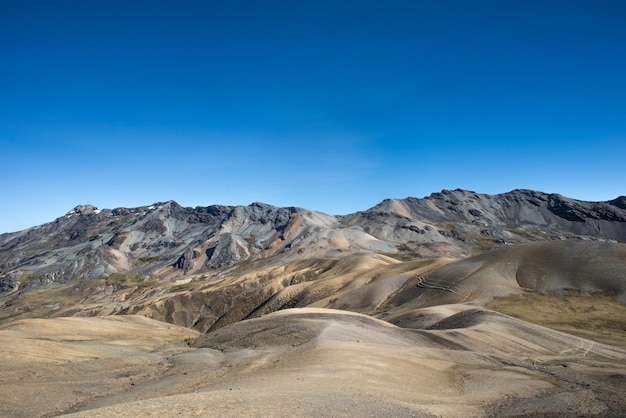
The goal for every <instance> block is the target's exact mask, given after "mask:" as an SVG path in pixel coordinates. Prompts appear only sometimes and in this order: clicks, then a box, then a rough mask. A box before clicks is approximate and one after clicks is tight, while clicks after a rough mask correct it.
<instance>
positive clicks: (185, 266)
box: [173, 248, 197, 274]
mask: <svg viewBox="0 0 626 418" xmlns="http://www.w3.org/2000/svg"><path fill="white" fill-rule="evenodd" d="M196 257H197V253H196V252H195V251H194V250H193V249H191V248H187V249H186V250H185V252H184V253H183V254H182V255H181V256H180V257H179V258H178V260H176V262H175V263H174V265H173V266H174V267H175V268H177V269H181V270H182V271H183V274H187V273H188V272H189V271H190V270H191V269H193V259H194V258H196Z"/></svg>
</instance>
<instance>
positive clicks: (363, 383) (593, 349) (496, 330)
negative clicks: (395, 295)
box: [0, 305, 626, 417]
mask: <svg viewBox="0 0 626 418" xmlns="http://www.w3.org/2000/svg"><path fill="white" fill-rule="evenodd" d="M441 309H445V307H441ZM449 312H455V313H454V314H452V315H451V316H448V317H447V318H443V319H438V318H436V319H435V320H433V321H434V322H433V324H432V325H431V326H430V327H428V328H429V329H421V330H414V329H404V328H399V327H397V326H394V325H392V324H389V323H387V322H385V321H381V320H378V319H375V318H371V317H369V316H366V315H362V314H357V313H351V312H345V311H337V310H329V309H319V308H304V309H290V310H285V311H280V312H276V313H273V314H269V315H266V316H264V317H262V318H257V319H252V320H247V321H242V322H239V323H237V324H233V325H230V326H226V327H224V328H221V329H219V330H217V331H214V332H211V333H208V334H206V335H203V336H201V337H199V338H197V339H196V340H195V342H194V343H193V344H192V345H191V346H187V344H185V343H184V340H185V339H187V338H188V337H190V336H192V335H193V333H191V334H190V333H189V332H188V331H186V330H184V329H181V328H178V327H173V326H169V325H167V324H161V323H158V322H156V321H152V320H148V319H143V318H142V319H139V318H137V317H116V318H80V322H79V323H78V324H77V325H78V326H77V327H75V328H72V327H71V326H66V325H71V324H72V321H65V320H60V319H59V320H56V319H55V320H43V321H39V320H25V321H20V322H19V323H16V326H14V327H5V328H3V329H1V330H0V341H2V344H3V348H5V347H4V346H5V345H7V344H9V343H6V341H10V345H11V347H14V346H16V345H19V346H20V347H22V351H23V354H21V355H17V354H15V353H13V354H12V355H11V357H10V358H9V357H8V356H5V357H4V358H3V359H2V367H3V370H9V369H7V367H8V366H9V365H12V367H13V370H15V371H14V372H9V373H3V375H2V376H3V377H2V378H3V385H2V388H3V393H2V396H3V399H5V400H7V399H8V402H5V403H4V404H3V405H2V408H3V409H2V411H0V415H3V416H40V415H54V414H62V413H70V412H73V413H74V415H73V416H83V417H94V416H95V417H97V416H100V417H105V416H106V417H109V416H133V417H135V416H155V417H156V416H165V415H167V416H176V415H182V416H211V417H212V416H284V417H287V416H406V417H409V416H450V417H452V416H485V415H498V416H501V415H507V414H513V415H516V414H517V415H519V414H523V413H530V412H532V413H535V414H542V415H550V414H552V415H558V414H563V413H567V412H568V411H569V412H571V411H572V410H573V411H576V412H577V413H580V414H583V415H594V414H603V415H605V416H607V415H608V416H611V415H613V416H618V414H619V413H621V411H623V408H624V407H625V406H626V405H624V404H623V402H624V400H622V399H620V398H621V397H620V396H619V393H620V391H621V390H622V389H623V386H621V385H622V384H623V382H622V380H620V379H619V377H621V376H623V375H624V373H625V372H626V351H623V350H620V349H617V348H614V347H611V346H605V345H602V344H597V343H593V342H591V341H588V340H583V339H580V338H577V337H572V336H569V335H567V334H562V333H559V332H556V331H552V330H549V329H546V328H542V327H539V326H536V325H531V324H528V323H524V322H523V321H520V320H517V319H514V318H511V317H507V316H504V315H501V314H497V313H494V312H491V311H485V310H482V309H476V308H467V307H461V305H457V306H452V307H450V308H449ZM435 314H436V316H437V313H435ZM440 314H441V313H439V316H440ZM424 315H429V312H428V311H426V312H425V313H424ZM111 321H116V322H117V325H119V330H120V331H119V333H118V332H117V331H115V330H113V329H111V327H110V325H111ZM431 322H432V321H431ZM46 323H49V324H50V327H47V326H46V325H45V324H46ZM77 331H78V332H81V331H82V332H85V333H86V334H85V335H84V336H83V335H82V332H81V338H78V337H77V334H76V332H77ZM124 335H127V336H128V337H127V338H128V341H127V343H126V342H125V337H124ZM83 337H84V338H83ZM52 343H54V344H57V345H55V347H54V349H53V350H50V348H51V346H50V345H47V344H52ZM44 352H48V356H47V357H46V356H43V355H41V354H42V353H44ZM29 353H30V354H29ZM36 353H39V355H33V354H36ZM620 402H621V403H620ZM25 405H27V406H28V407H27V408H25V407H24V406H25ZM568 408H571V409H568Z"/></svg>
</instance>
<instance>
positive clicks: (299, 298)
mask: <svg viewBox="0 0 626 418" xmlns="http://www.w3.org/2000/svg"><path fill="white" fill-rule="evenodd" d="M529 202H530V203H529ZM527 203H528V205H527ZM450 208H451V209H450ZM511 208H512V209H511ZM461 209H462V210H461ZM446 211H451V212H450V213H448V214H446ZM623 211H624V209H623V199H622V200H619V199H616V200H615V201H611V202H606V203H602V204H595V203H589V202H576V201H572V200H571V199H570V200H567V199H564V198H562V197H559V196H558V195H557V196H554V195H550V196H546V195H542V194H537V193H535V192H529V191H518V192H512V193H511V194H508V195H506V196H500V197H497V198H496V197H489V196H486V195H477V194H474V193H473V192H463V191H454V192H446V193H442V194H433V195H432V196H431V197H430V198H426V199H424V200H411V199H407V200H405V201H399V200H390V201H385V202H383V203H381V204H380V205H378V206H377V207H375V208H373V209H372V210H369V211H366V212H359V213H358V214H354V215H350V216H347V217H344V218H342V219H338V218H335V217H331V216H328V215H324V214H319V213H316V212H312V211H306V210H302V209H297V208H274V207H270V206H268V205H263V204H253V205H250V206H249V207H235V208H229V207H222V206H213V207H208V208H196V209H193V210H192V209H189V208H181V207H179V206H177V205H176V204H175V203H173V202H167V203H165V204H155V205H153V206H150V207H145V208H136V209H132V210H129V209H124V210H122V209H116V210H113V211H110V210H109V211H97V210H96V209H95V208H93V207H77V208H76V209H75V210H74V211H72V212H71V213H69V214H68V215H66V216H65V217H63V218H62V219H61V218H60V219H59V220H57V221H55V222H54V223H51V224H46V225H44V226H41V227H37V228H34V229H32V230H29V231H24V232H20V233H16V234H5V235H1V236H0V249H2V251H1V252H0V261H2V264H0V269H2V270H0V370H1V371H2V373H0V396H1V397H2V399H3V402H2V403H0V416H11V417H33V416H81V417H94V416H101V417H110V416H129V417H131V416H132V417H148V416H154V417H156V416H177V415H178V416H207V417H218V416H219V417H222V416H237V417H239V416H277V417H280V416H284V417H291V416H337V417H339V416H346V417H347V416H389V417H398V416H406V417H411V416H415V417H421V416H424V417H429V416H443V417H458V416H498V417H499V416H554V417H556V416H559V417H561V416H572V417H578V416H585V417H587V416H602V417H606V416H609V417H610V416H615V417H617V416H623V411H625V410H626V397H624V394H625V393H626V378H625V377H624V376H626V305H625V304H624V303H625V302H626V244H624V243H621V242H616V241H615V240H614V239H609V238H606V236H609V237H614V238H615V237H617V238H620V237H622V236H624V233H625V231H624V229H623V228H624V225H626V218H625V217H624V214H623ZM555 217H556V218H555ZM557 218H558V219H557ZM580 219H583V220H585V219H587V220H586V221H585V222H584V224H583V223H582V221H580ZM487 222H490V223H491V224H490V225H491V226H486V225H488V224H487ZM510 222H513V223H514V224H513V225H511V224H510ZM542 222H543V223H545V224H542ZM435 225H438V226H435ZM442 225H447V226H445V227H444V226H442ZM519 225H522V226H519ZM594 231H595V232H594ZM602 231H604V232H602ZM588 233H589V234H591V233H597V235H595V236H594V235H580V234H588ZM603 233H604V234H605V235H602V234H603ZM505 238H506V239H510V240H512V241H514V242H516V244H515V245H511V243H510V242H506V241H505ZM566 238H570V239H566ZM420 240H422V241H420ZM485 250H488V251H485ZM425 255H427V256H426V257H425Z"/></svg>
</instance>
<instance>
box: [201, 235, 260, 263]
mask: <svg viewBox="0 0 626 418" xmlns="http://www.w3.org/2000/svg"><path fill="white" fill-rule="evenodd" d="M209 254H210V256H209ZM207 256H209V257H208V260H207V263H206V266H207V267H208V268H210V269H219V268H223V267H230V266H232V265H234V264H237V263H239V262H241V261H243V260H246V259H248V258H249V257H250V251H249V250H248V248H247V246H246V243H245V242H244V241H243V240H242V239H241V238H240V237H237V236H236V235H233V234H229V233H225V234H223V235H221V236H220V239H219V241H218V242H217V245H216V246H215V248H212V249H211V250H209V252H208V253H207Z"/></svg>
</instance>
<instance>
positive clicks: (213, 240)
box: [0, 189, 626, 293]
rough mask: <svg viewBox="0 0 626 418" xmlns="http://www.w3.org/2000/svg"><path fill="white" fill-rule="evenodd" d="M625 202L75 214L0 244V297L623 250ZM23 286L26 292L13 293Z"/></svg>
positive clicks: (492, 200)
mask: <svg viewBox="0 0 626 418" xmlns="http://www.w3.org/2000/svg"><path fill="white" fill-rule="evenodd" d="M624 207H626V197H624V196H620V197H617V198H616V199H613V200H610V201H606V202H585V201H579V200H575V199H570V198H566V197H563V196H561V195H558V194H546V193H542V192H536V191H532V190H513V191H511V192H507V193H502V194H498V195H487V194H478V193H475V192H472V191H465V190H461V189H456V190H452V191H450V190H443V191H441V192H438V193H432V194H431V195H429V196H426V197H424V198H421V199H419V198H414V197H409V198H406V199H386V200H383V201H382V202H381V203H379V204H378V205H375V206H373V207H372V208H370V209H367V210H365V211H361V212H356V213H353V214H348V215H341V216H333V215H327V214H324V213H322V212H317V211H312V210H308V209H303V208H298V207H284V208H279V207H276V206H272V205H269V204H265V203H260V202H255V203H252V204H250V205H248V206H225V205H211V206H205V207H203V206H196V207H195V208H189V207H183V206H180V205H179V204H178V203H176V202H175V201H172V200H170V201H167V202H157V203H154V204H152V205H148V206H140V207H136V208H115V209H102V210H101V209H98V208H96V207H95V206H92V205H78V206H76V207H74V208H73V209H72V210H70V211H68V212H67V213H66V214H65V215H64V216H61V217H58V218H57V219H55V220H54V221H52V222H49V223H45V224H42V225H39V226H36V227H33V228H29V229H26V230H23V231H18V232H15V233H7V234H2V235H0V293H1V292H5V293H6V292H7V291H9V292H10V291H14V290H17V288H18V287H19V284H18V282H20V283H22V285H24V286H30V287H29V288H36V287H37V286H39V285H44V286H55V285H56V284H62V283H67V282H69V281H72V280H76V279H79V280H90V279H95V278H103V277H107V276H109V275H111V274H115V273H123V272H131V273H138V274H156V275H158V276H160V277H168V278H175V277H178V276H185V275H190V274H213V273H215V272H216V271H220V270H223V269H228V268H232V267H234V266H238V265H241V264H242V263H245V262H253V261H255V260H261V259H266V260H270V259H276V260H279V261H280V262H284V261H288V260H294V259H300V258H310V257H331V258H332V257H340V256H343V255H345V254H351V253H358V252H377V253H388V254H399V253H403V254H407V256H408V257H415V258H430V257H439V256H446V257H467V256H471V255H476V254H478V253H480V252H482V251H486V250H489V249H493V248H497V247H500V246H503V245H508V244H517V243H524V242H532V241H542V240H557V239H558V240H561V239H566V238H577V239H584V240H600V241H614V242H626V209H624ZM26 281H28V283H27V284H24V283H25V282H26Z"/></svg>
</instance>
